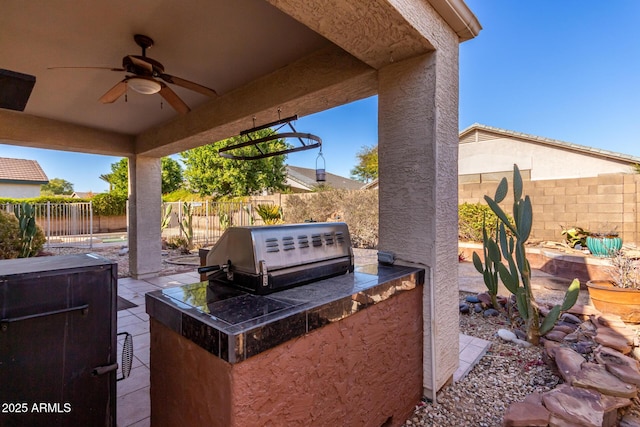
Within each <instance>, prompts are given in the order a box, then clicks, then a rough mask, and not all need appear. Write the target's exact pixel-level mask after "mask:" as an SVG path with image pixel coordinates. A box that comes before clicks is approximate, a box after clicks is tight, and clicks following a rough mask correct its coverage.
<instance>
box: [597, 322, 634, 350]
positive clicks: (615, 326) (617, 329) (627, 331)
mask: <svg viewBox="0 0 640 427" xmlns="http://www.w3.org/2000/svg"><path fill="white" fill-rule="evenodd" d="M597 325H602V326H604V327H606V328H609V329H610V330H611V331H613V332H614V333H615V334H617V335H620V336H622V337H624V338H625V339H626V340H627V344H629V345H633V343H634V338H635V336H636V333H635V331H634V330H633V329H631V328H630V327H628V326H627V325H626V324H625V323H624V322H623V321H622V320H621V319H620V317H618V316H613V315H610V314H607V315H604V314H603V315H601V316H597ZM599 329H600V328H599V327H598V330H599Z"/></svg>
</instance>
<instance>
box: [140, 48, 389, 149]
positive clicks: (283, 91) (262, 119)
mask: <svg viewBox="0 0 640 427" xmlns="http://www.w3.org/2000/svg"><path fill="white" fill-rule="evenodd" d="M376 93H377V73H376V71H375V70H374V69H372V68H371V67H369V66H367V65H366V64H364V63H362V62H360V61H359V60H357V59H356V58H354V57H353V56H351V55H349V54H348V53H346V52H345V51H343V50H342V49H340V48H338V47H336V46H330V47H327V48H323V49H321V50H319V51H317V52H315V53H314V54H312V55H309V56H307V57H305V58H302V59H301V60H299V61H297V62H295V63H292V64H290V65H289V66H287V67H284V68H282V69H280V70H278V71H276V72H274V73H272V74H270V75H267V76H265V77H263V78H261V79H258V80H255V81H253V82H251V83H249V84H247V85H246V86H243V87H241V88H238V89H236V90H234V91H231V92H229V93H226V94H224V95H222V96H220V97H218V98H216V99H213V100H211V101H209V102H208V103H207V104H205V105H203V106H202V107H200V108H198V109H196V110H194V111H192V112H190V113H189V114H186V115H184V116H181V117H177V118H176V119H174V120H173V121H171V122H170V123H168V124H166V125H163V126H161V127H158V128H155V129H151V130H149V131H147V132H144V133H142V134H140V135H139V136H138V137H137V139H136V153H137V154H144V155H145V156H166V155H169V154H173V153H177V152H181V151H184V150H188V149H191V148H195V147H199V146H201V145H204V144H208V143H212V142H215V141H219V140H221V139H224V138H228V137H230V136H234V135H238V134H239V133H240V131H242V130H244V129H247V128H250V127H252V126H253V117H256V119H257V121H256V124H262V123H268V122H271V121H274V120H277V119H278V115H279V114H278V109H280V111H281V112H280V115H281V117H287V116H291V115H294V114H298V115H299V116H305V115H308V114H312V113H316V112H319V111H323V110H326V109H328V108H332V107H335V106H338V105H342V104H345V103H348V102H352V101H356V100H358V99H362V98H366V97H368V96H372V95H375V94H376Z"/></svg>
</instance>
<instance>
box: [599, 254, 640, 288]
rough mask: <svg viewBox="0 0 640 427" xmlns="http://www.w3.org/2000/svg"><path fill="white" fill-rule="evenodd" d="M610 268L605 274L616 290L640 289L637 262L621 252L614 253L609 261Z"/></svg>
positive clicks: (639, 274)
mask: <svg viewBox="0 0 640 427" xmlns="http://www.w3.org/2000/svg"><path fill="white" fill-rule="evenodd" d="M610 262H611V267H609V268H607V272H608V273H609V275H610V276H611V281H612V282H613V284H614V285H615V286H616V287H618V288H630V289H640V272H639V271H638V262H637V261H636V260H635V259H633V258H631V257H629V256H627V255H626V254H625V253H624V252H622V251H615V252H614V253H613V254H612V256H611V259H610Z"/></svg>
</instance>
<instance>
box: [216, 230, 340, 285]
mask: <svg viewBox="0 0 640 427" xmlns="http://www.w3.org/2000/svg"><path fill="white" fill-rule="evenodd" d="M344 257H348V258H351V257H352V255H351V237H350V235H349V229H348V227H347V225H346V224H345V223H342V222H314V223H304V224H285V225H274V226H257V227H232V228H229V229H227V230H226V231H225V232H224V234H223V235H222V236H221V237H220V240H218V242H217V243H216V244H215V246H214V247H213V248H212V249H211V250H210V251H209V254H208V255H207V260H206V263H207V266H215V265H219V266H223V265H229V270H231V271H234V272H241V273H246V274H256V275H257V274H260V273H261V272H262V271H264V267H263V268H262V269H261V263H262V264H263V266H266V267H267V268H268V270H269V271H270V272H275V271H278V270H282V269H287V268H294V267H299V266H302V265H307V264H313V263H319V262H325V261H330V260H339V259H344Z"/></svg>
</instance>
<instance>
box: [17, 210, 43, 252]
mask: <svg viewBox="0 0 640 427" xmlns="http://www.w3.org/2000/svg"><path fill="white" fill-rule="evenodd" d="M14 214H15V215H16V218H18V223H19V225H20V242H21V245H20V253H19V254H18V258H28V257H30V256H31V255H33V252H34V250H33V238H34V237H35V236H36V233H37V232H38V227H37V226H36V218H35V210H34V209H33V206H31V205H30V204H28V203H24V202H23V203H22V204H20V208H18V207H17V206H16V207H15V210H14Z"/></svg>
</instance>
